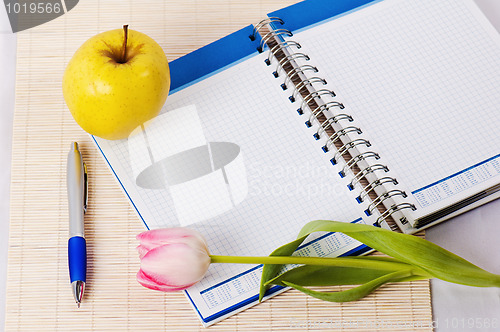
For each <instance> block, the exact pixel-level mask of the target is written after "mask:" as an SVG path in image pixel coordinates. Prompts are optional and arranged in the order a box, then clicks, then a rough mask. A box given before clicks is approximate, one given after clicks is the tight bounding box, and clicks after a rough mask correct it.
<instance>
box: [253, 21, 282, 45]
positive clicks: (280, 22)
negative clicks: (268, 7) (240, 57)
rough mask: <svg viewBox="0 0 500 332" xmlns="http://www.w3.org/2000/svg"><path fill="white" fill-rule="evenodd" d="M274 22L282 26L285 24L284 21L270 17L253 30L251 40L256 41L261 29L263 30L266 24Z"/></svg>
mask: <svg viewBox="0 0 500 332" xmlns="http://www.w3.org/2000/svg"><path fill="white" fill-rule="evenodd" d="M274 22H278V23H279V24H281V25H283V24H285V22H283V20H282V19H281V18H279V17H268V18H266V19H263V20H262V21H260V22H259V23H258V24H257V25H256V26H255V27H254V28H253V31H252V34H251V35H250V39H251V40H255V35H256V34H257V33H259V31H260V29H262V28H263V27H264V26H265V25H266V24H271V23H274Z"/></svg>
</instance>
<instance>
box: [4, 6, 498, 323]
mask: <svg viewBox="0 0 500 332" xmlns="http://www.w3.org/2000/svg"><path fill="white" fill-rule="evenodd" d="M476 2H477V3H478V5H479V6H480V7H481V9H482V10H483V11H484V12H485V14H486V16H488V18H489V19H490V20H491V21H492V22H493V24H494V25H495V26H496V28H497V29H498V30H499V31H500V0H476ZM15 37H16V36H15V35H14V34H13V33H12V32H11V29H10V25H9V22H8V19H7V15H6V13H5V7H4V6H2V5H0V331H3V328H4V319H5V279H6V270H7V243H8V228H9V184H10V160H11V158H10V155H11V141H12V118H13V112H14V83H15V63H16V61H15V58H16V51H15V49H16V38H15ZM499 88H500V87H499ZM427 238H428V239H429V240H431V241H433V242H435V243H437V244H439V245H441V246H443V247H445V248H446V249H448V250H451V251H453V252H455V253H456V254H458V255H461V256H462V257H464V258H466V259H468V260H470V261H472V262H474V263H475V264H476V265H478V266H480V267H482V268H484V269H486V270H488V271H491V272H494V273H498V274H500V239H499V238H500V200H497V201H495V202H492V203H489V204H487V205H485V206H482V207H480V208H478V209H475V210H473V211H470V212H469V213H466V214H463V215H461V216H459V217H457V218H454V219H452V220H450V221H448V222H446V223H443V224H441V225H439V226H436V227H434V228H432V229H430V230H428V232H427ZM431 286H432V287H431V291H432V303H433V315H434V326H435V327H436V331H438V332H442V331H475V330H480V331H500V289H492V288H484V289H480V288H474V287H467V286H460V285H455V284H450V283H447V282H443V281H440V280H432V284H431Z"/></svg>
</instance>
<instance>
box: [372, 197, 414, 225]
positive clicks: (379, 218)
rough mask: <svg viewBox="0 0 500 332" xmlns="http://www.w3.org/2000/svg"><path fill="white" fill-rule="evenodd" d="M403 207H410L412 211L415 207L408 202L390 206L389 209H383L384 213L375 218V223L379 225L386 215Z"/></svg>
mask: <svg viewBox="0 0 500 332" xmlns="http://www.w3.org/2000/svg"><path fill="white" fill-rule="evenodd" d="M404 209H411V210H412V211H415V210H416V209H417V208H416V207H415V205H413V204H410V203H406V202H405V203H399V204H395V205H393V206H391V207H390V208H389V209H387V210H385V211H384V213H382V214H381V215H380V217H378V218H377V220H376V221H375V224H377V225H379V226H380V223H381V222H382V221H383V220H385V219H386V218H387V217H389V216H390V215H392V214H393V213H396V212H398V211H401V210H404Z"/></svg>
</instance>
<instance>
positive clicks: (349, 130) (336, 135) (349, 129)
mask: <svg viewBox="0 0 500 332" xmlns="http://www.w3.org/2000/svg"><path fill="white" fill-rule="evenodd" d="M354 132H355V133H357V134H358V135H360V134H361V133H362V131H361V129H359V128H358V127H353V126H350V127H345V128H344V129H342V130H339V131H337V132H336V133H334V134H332V135H331V136H330V137H328V140H327V141H326V144H325V145H324V146H323V148H322V149H323V151H324V152H328V151H330V145H332V144H335V141H337V140H338V139H339V138H340V137H341V136H344V135H346V134H347V133H354Z"/></svg>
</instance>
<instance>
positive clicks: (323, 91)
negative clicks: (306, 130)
mask: <svg viewBox="0 0 500 332" xmlns="http://www.w3.org/2000/svg"><path fill="white" fill-rule="evenodd" d="M324 95H330V96H332V97H335V96H336V95H335V92H333V91H332V90H328V89H321V90H318V91H313V92H311V93H309V94H308V95H307V96H305V97H304V99H303V100H302V104H300V108H299V109H300V110H303V109H304V106H305V105H307V104H309V102H311V101H312V100H313V99H314V98H321V96H324ZM297 112H298V110H297ZM306 125H307V122H306ZM308 127H310V126H309V125H308Z"/></svg>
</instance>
